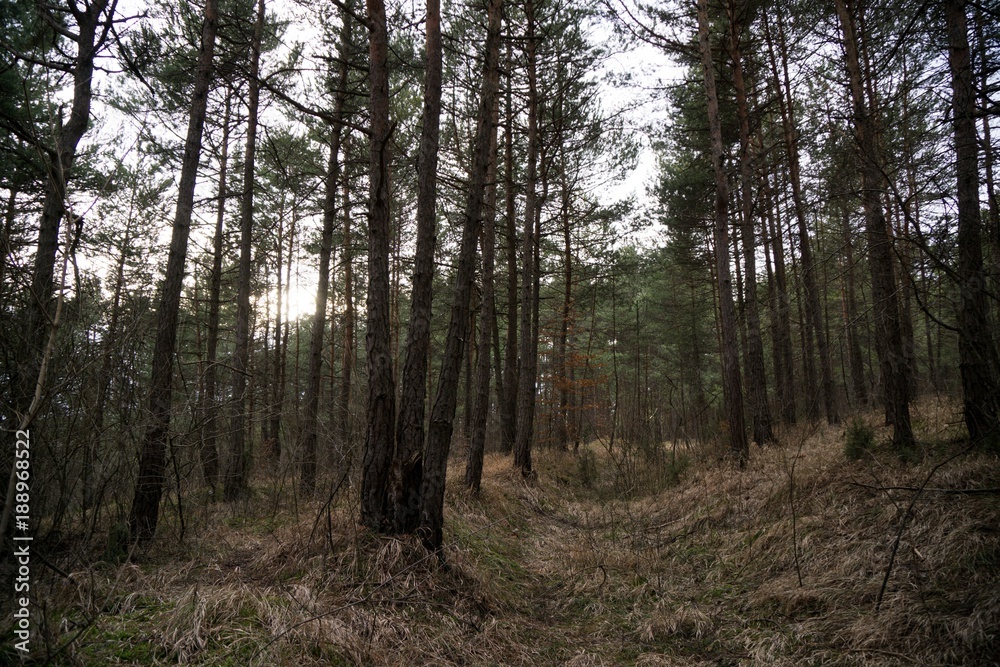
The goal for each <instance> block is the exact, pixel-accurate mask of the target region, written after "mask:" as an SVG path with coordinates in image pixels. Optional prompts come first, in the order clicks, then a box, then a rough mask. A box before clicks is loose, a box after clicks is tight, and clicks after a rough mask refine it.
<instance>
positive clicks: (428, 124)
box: [392, 0, 442, 533]
mask: <svg viewBox="0 0 1000 667" xmlns="http://www.w3.org/2000/svg"><path fill="white" fill-rule="evenodd" d="M426 28H427V34H426V54H427V69H426V72H425V78H424V110H423V125H422V128H421V132H420V152H419V157H418V165H417V248H416V255H415V256H414V266H413V290H412V296H411V299H410V304H411V305H410V324H409V328H408V330H407V339H406V361H405V362H404V364H403V377H402V378H401V380H400V381H401V383H402V389H401V392H402V393H401V395H400V405H399V418H398V421H397V424H396V457H395V460H394V461H393V472H392V485H393V489H392V494H393V505H394V508H393V510H394V518H393V528H394V530H396V532H400V533H411V532H413V531H414V530H415V529H416V527H417V523H418V522H419V519H420V516H419V510H420V484H421V480H422V478H423V450H424V412H425V403H426V400H427V357H428V351H429V349H430V340H431V304H432V301H433V297H434V292H433V280H434V247H435V245H436V238H435V236H436V233H437V231H436V230H437V221H436V217H437V210H436V207H437V163H438V135H439V126H440V120H441V57H442V56H441V54H442V44H441V3H440V0H427V19H426Z"/></svg>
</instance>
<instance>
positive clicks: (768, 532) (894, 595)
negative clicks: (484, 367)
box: [0, 403, 1000, 667]
mask: <svg viewBox="0 0 1000 667" xmlns="http://www.w3.org/2000/svg"><path fill="white" fill-rule="evenodd" d="M951 408H952V406H949V405H936V404H933V403H924V404H920V405H919V406H918V408H917V410H916V416H917V419H915V423H916V424H918V429H919V430H918V433H917V437H918V439H919V441H920V442H921V443H923V449H922V450H921V456H920V457H919V458H918V460H916V461H915V462H908V463H907V462H902V461H900V459H899V458H898V457H896V456H894V455H893V454H892V453H891V452H888V451H882V450H880V449H879V448H878V447H872V446H870V443H869V441H868V439H867V438H862V440H863V442H860V444H863V445H866V446H864V447H861V448H860V449H861V450H862V451H867V452H868V453H867V454H866V455H865V456H863V457H861V458H855V457H850V456H845V454H846V453H848V452H846V451H845V447H844V431H843V430H841V429H836V428H827V427H825V426H824V427H817V426H812V427H807V426H800V427H795V428H788V429H785V430H783V431H781V432H780V433H779V441H780V442H779V444H776V445H771V446H768V447H766V448H763V449H754V451H753V452H752V456H751V460H750V463H749V464H748V465H747V467H746V468H745V469H742V470H741V469H739V468H737V467H736V465H735V464H734V463H733V462H731V461H729V460H727V459H724V458H721V459H720V458H719V457H718V456H716V455H715V453H714V450H712V449H698V448H685V447H679V448H677V449H675V448H673V447H671V448H670V449H669V450H668V449H664V450H663V452H664V453H661V454H658V455H657V456H660V458H659V459H658V461H656V462H654V463H655V465H652V464H649V462H648V461H647V462H646V463H643V462H642V461H641V460H638V459H637V460H635V461H626V460H625V459H624V457H623V456H622V455H621V454H622V452H621V450H618V451H615V450H611V451H609V449H608V448H607V447H605V446H603V445H602V444H601V443H591V444H590V445H587V446H584V447H582V448H581V451H580V452H578V453H577V454H576V455H574V454H572V453H568V452H544V451H543V452H539V453H538V455H537V457H536V460H537V466H538V473H539V474H538V477H537V480H534V481H525V480H524V479H523V478H522V477H521V475H520V474H519V473H516V472H515V471H513V470H511V468H510V462H509V460H508V459H505V458H503V457H501V456H499V455H490V456H487V460H486V464H485V470H484V481H483V490H482V493H481V494H480V495H478V496H472V495H469V494H468V493H467V492H466V491H465V490H464V488H462V487H461V484H460V482H461V477H462V476H461V468H460V465H459V462H458V460H457V459H456V462H455V464H454V468H453V469H452V470H450V471H449V479H450V481H449V487H448V500H447V502H448V505H447V508H446V542H447V545H448V546H447V548H446V554H445V555H446V559H447V563H448V566H447V567H442V566H441V565H440V564H439V563H438V561H437V559H436V558H435V557H434V556H432V555H430V554H428V553H427V552H426V551H425V550H424V549H423V547H422V546H421V545H420V543H419V541H418V540H416V539H414V538H411V537H390V536H383V535H373V534H371V533H369V532H367V531H366V530H364V529H363V528H362V527H361V526H360V525H359V524H358V522H357V520H356V517H357V507H356V505H355V501H354V496H355V495H356V492H355V491H354V490H352V489H346V487H345V491H343V492H342V493H341V494H339V495H338V496H337V497H336V498H335V499H334V501H333V503H332V504H331V505H330V506H329V508H328V509H324V507H325V502H326V498H319V499H317V500H315V501H308V502H306V501H302V500H299V502H298V505H297V512H296V510H295V507H296V506H294V505H292V504H291V503H288V504H287V506H286V505H284V504H283V505H279V509H278V510H277V511H276V512H275V511H272V510H271V508H257V509H256V510H254V509H253V508H252V507H248V506H242V507H241V508H240V509H239V511H238V512H237V510H236V509H234V508H233V507H231V506H227V505H224V504H217V505H213V506H211V507H210V508H208V509H206V510H205V514H204V516H203V517H202V519H203V522H202V523H201V524H199V526H200V527H199V528H198V530H196V531H195V530H194V529H192V533H193V534H192V535H191V536H189V537H187V538H186V539H185V540H184V541H183V542H176V541H169V540H161V541H159V542H157V543H154V546H153V548H152V549H151V550H149V551H147V552H145V553H142V554H138V555H137V558H135V559H133V561H132V562H129V561H125V562H123V563H115V562H105V563H102V564H99V565H92V566H85V565H83V564H81V561H80V560H78V559H76V558H74V556H72V555H70V554H66V555H64V556H63V557H62V558H61V559H60V560H59V562H58V563H56V564H55V565H56V566H57V567H58V568H59V569H60V570H62V571H64V572H65V573H66V574H67V575H68V576H66V577H63V576H61V575H56V574H52V573H51V571H48V570H46V571H45V573H44V574H40V575H39V577H40V581H39V582H38V585H37V586H36V589H35V590H36V591H37V592H38V595H39V598H40V600H39V602H41V601H42V600H44V604H37V605H35V606H34V609H35V612H36V618H35V619H34V620H35V623H34V627H35V628H36V629H37V633H38V635H37V636H36V637H35V639H34V641H33V646H34V647H35V657H36V658H37V659H38V660H37V662H38V664H42V663H44V662H45V661H46V660H48V659H50V658H51V660H50V662H49V664H64V665H170V664H190V665H234V666H235V665H241V666H242V665H261V666H263V665H296V666H297V667H308V666H310V665H400V666H403V665H407V666H408V665H414V664H416V665H421V664H428V665H557V664H563V665H574V666H586V665H754V664H761V665H764V664H766V665H907V664H929V665H957V664H963V665H986V664H994V661H995V656H997V655H1000V637H998V633H1000V630H998V628H1000V528H998V526H1000V503H998V502H997V493H996V489H997V487H1000V461H998V458H997V456H996V455H995V454H991V453H973V452H965V451H964V450H963V445H962V444H961V443H958V444H956V436H955V429H956V428H957V427H956V426H954V424H956V423H957V421H958V420H957V418H956V416H955V415H954V414H953V412H952V411H951ZM873 421H874V419H873ZM885 435H886V433H884V432H882V429H881V428H877V429H873V433H872V441H875V440H878V439H881V438H884V436H885ZM849 437H850V436H849ZM948 443H951V444H948ZM949 459H950V460H949ZM945 461H947V462H946V463H944V464H943V465H940V464H942V462H945ZM629 465H632V466H634V467H633V468H631V469H630V468H627V467H626V466H629ZM937 466H939V467H937ZM936 467H937V468H936ZM935 468H936V469H935ZM630 470H631V471H632V472H635V473H637V476H636V477H634V483H632V484H630V485H629V484H625V483H624V482H623V480H626V477H625V474H626V473H629V471H630ZM932 471H933V474H931V473H932ZM266 492H267V490H262V493H266ZM255 512H256V513H255ZM105 544H107V542H105ZM101 548H103V547H101V546H95V550H96V551H97V553H98V555H99V554H100V549H101ZM7 620H8V621H9V616H8V619H7ZM8 646H10V644H9V643H8V642H5V645H4V650H7V649H6V647H8ZM5 658H6V659H7V660H8V661H9V660H12V659H13V656H12V654H10V653H7V654H0V662H3V661H4V659H5Z"/></svg>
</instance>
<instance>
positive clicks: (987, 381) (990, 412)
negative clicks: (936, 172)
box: [944, 0, 998, 442]
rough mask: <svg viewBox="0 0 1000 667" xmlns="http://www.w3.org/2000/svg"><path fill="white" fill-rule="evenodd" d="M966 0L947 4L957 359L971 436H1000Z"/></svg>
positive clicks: (946, 1)
mask: <svg viewBox="0 0 1000 667" xmlns="http://www.w3.org/2000/svg"><path fill="white" fill-rule="evenodd" d="M965 5H966V2H965V0H945V1H944V15H945V22H946V23H947V29H948V64H949V66H950V69H951V89H952V109H953V114H952V124H953V127H954V132H955V173H956V175H957V177H958V188H957V189H958V275H959V281H960V282H959V288H960V290H961V292H960V294H961V302H960V305H959V312H958V355H959V370H960V371H961V374H962V394H963V401H964V412H965V425H966V427H967V428H968V429H969V438H970V439H971V440H973V441H974V442H975V441H981V440H983V439H984V438H987V437H991V438H996V437H997V434H998V432H997V427H998V423H997V396H996V392H997V388H996V378H995V377H994V372H995V369H996V354H995V349H994V347H993V340H992V337H991V335H990V327H989V302H988V301H987V299H986V273H985V271H984V270H983V248H982V219H981V215H982V213H981V211H980V207H979V147H978V145H977V138H976V121H975V113H976V99H975V94H974V92H973V87H972V64H971V62H970V58H969V41H968V39H969V38H968V26H967V19H966V16H965Z"/></svg>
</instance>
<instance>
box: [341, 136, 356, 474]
mask: <svg viewBox="0 0 1000 667" xmlns="http://www.w3.org/2000/svg"><path fill="white" fill-rule="evenodd" d="M350 138H351V135H350V134H347V135H346V136H345V137H344V155H345V156H347V155H350ZM343 171H344V189H343V191H344V194H343V197H342V199H341V201H342V205H343V209H344V250H343V257H344V259H343V262H344V345H343V350H341V361H340V394H339V397H338V399H337V438H338V440H339V447H340V454H341V456H344V457H346V456H348V455H349V452H350V449H351V444H350V443H351V438H352V434H353V430H352V428H351V380H352V375H353V374H354V249H353V247H352V245H351V244H352V242H353V240H352V235H351V177H350V174H349V173H348V172H347V169H346V166H345V168H344V170H343Z"/></svg>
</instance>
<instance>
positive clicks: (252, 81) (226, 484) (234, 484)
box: [222, 0, 264, 500]
mask: <svg viewBox="0 0 1000 667" xmlns="http://www.w3.org/2000/svg"><path fill="white" fill-rule="evenodd" d="M263 34H264V0H258V2H257V20H256V22H255V23H254V33H253V43H252V44H251V47H250V48H251V51H252V56H251V59H250V76H249V81H248V86H249V95H248V99H247V140H246V141H247V144H246V156H245V157H244V159H243V194H242V197H241V201H240V263H239V275H238V277H237V279H236V331H235V345H234V349H233V396H232V401H233V414H232V421H231V423H230V432H229V437H230V447H229V460H228V461H227V464H226V474H225V478H224V480H223V490H222V495H223V497H224V498H225V499H226V500H236V499H238V498H241V497H243V496H244V495H245V494H246V493H247V489H248V487H247V477H248V475H249V469H250V452H249V451H248V449H249V447H250V445H249V444H248V442H247V427H246V425H247V414H246V410H247V398H248V393H247V380H248V377H249V375H250V346H251V330H250V281H251V277H252V268H253V267H252V264H251V259H252V258H251V255H252V253H253V213H254V211H253V207H254V187H255V182H254V176H255V172H254V166H255V164H256V151H257V109H258V105H259V101H260V79H259V76H258V74H259V72H260V43H261V38H262V37H263Z"/></svg>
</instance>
